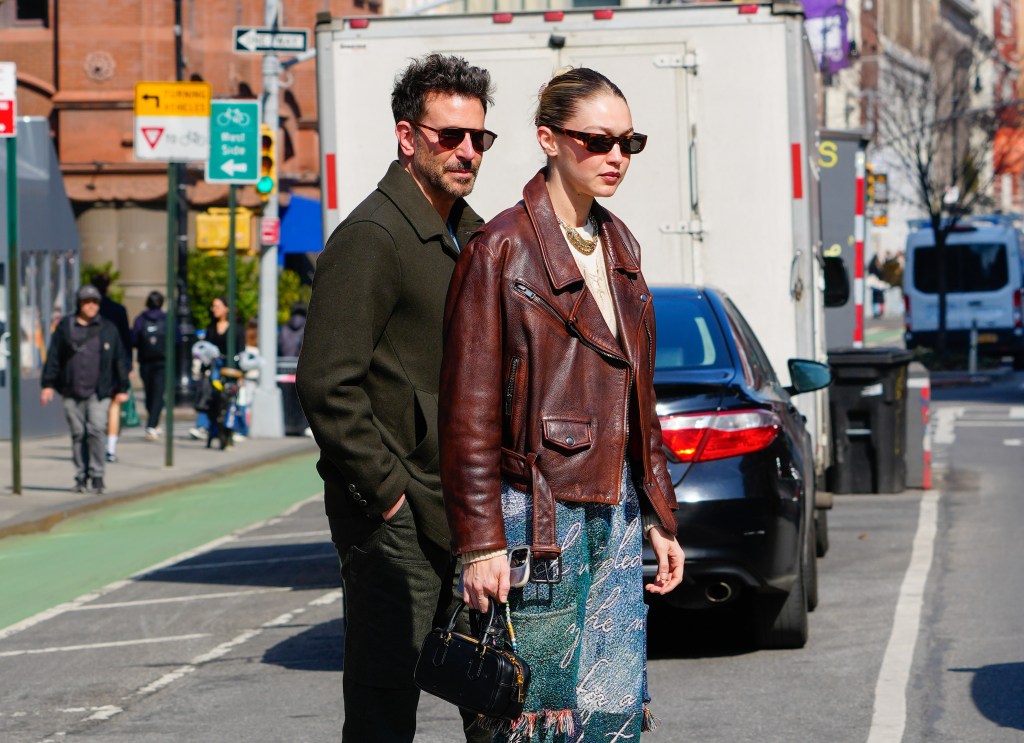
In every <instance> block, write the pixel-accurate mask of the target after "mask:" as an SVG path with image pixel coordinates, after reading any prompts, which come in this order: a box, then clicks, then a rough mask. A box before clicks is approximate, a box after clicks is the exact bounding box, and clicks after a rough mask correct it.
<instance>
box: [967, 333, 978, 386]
mask: <svg viewBox="0 0 1024 743" xmlns="http://www.w3.org/2000/svg"><path fill="white" fill-rule="evenodd" d="M967 373H968V374H977V373H978V321H977V320H971V349H970V351H969V352H968V354H967Z"/></svg>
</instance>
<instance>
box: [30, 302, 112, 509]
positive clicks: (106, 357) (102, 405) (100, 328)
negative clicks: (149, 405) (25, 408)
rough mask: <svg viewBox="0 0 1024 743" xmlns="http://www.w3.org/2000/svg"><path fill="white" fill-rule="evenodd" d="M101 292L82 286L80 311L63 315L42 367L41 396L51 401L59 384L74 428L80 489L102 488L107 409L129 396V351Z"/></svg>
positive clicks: (77, 486)
mask: <svg viewBox="0 0 1024 743" xmlns="http://www.w3.org/2000/svg"><path fill="white" fill-rule="evenodd" d="M100 298H101V297H100V292H99V290H98V289H97V288H96V287H95V286H92V285H86V286H83V287H82V288H81V289H79V290H78V294H77V299H78V312H77V314H76V315H75V316H74V317H66V318H64V319H63V320H61V321H60V322H59V323H58V324H57V327H56V329H55V330H54V331H53V335H52V336H51V337H50V348H49V350H48V351H47V354H46V366H45V367H43V379H42V387H43V390H42V393H41V394H40V401H41V402H42V404H43V405H44V406H45V405H48V404H49V403H50V401H51V400H52V399H53V391H54V389H57V391H58V392H60V394H61V395H62V396H63V397H64V415H65V416H66V417H67V420H68V427H69V428H70V429H71V455H72V458H73V459H74V462H75V486H74V490H75V492H76V493H84V492H86V486H87V483H88V482H89V480H90V478H91V480H92V489H93V492H95V493H97V494H99V493H102V492H103V488H104V483H103V466H104V460H105V457H104V446H103V444H104V442H103V437H104V435H105V433H106V428H107V410H108V409H109V408H110V400H111V397H113V398H114V399H115V400H117V401H118V402H119V403H120V402H124V401H125V400H127V399H128V395H127V392H126V390H127V389H128V362H127V354H126V353H125V350H124V348H123V347H122V345H121V335H120V334H119V333H118V332H117V328H115V327H114V326H113V324H111V323H109V322H107V321H106V320H104V319H103V318H102V317H100Z"/></svg>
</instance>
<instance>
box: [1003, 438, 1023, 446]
mask: <svg viewBox="0 0 1024 743" xmlns="http://www.w3.org/2000/svg"><path fill="white" fill-rule="evenodd" d="M1003 446H1024V439H1003Z"/></svg>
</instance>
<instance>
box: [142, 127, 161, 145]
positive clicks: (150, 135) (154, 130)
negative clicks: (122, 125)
mask: <svg viewBox="0 0 1024 743" xmlns="http://www.w3.org/2000/svg"><path fill="white" fill-rule="evenodd" d="M163 133H164V128H163V127H162V126H144V127H142V136H143V137H145V139H146V142H148V143H149V146H150V147H156V143H157V142H159V141H160V137H161V136H163Z"/></svg>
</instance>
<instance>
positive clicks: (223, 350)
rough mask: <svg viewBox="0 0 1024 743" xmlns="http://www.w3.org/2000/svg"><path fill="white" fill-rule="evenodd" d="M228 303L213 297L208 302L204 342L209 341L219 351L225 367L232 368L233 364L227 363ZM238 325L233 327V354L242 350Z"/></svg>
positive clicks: (222, 298)
mask: <svg viewBox="0 0 1024 743" xmlns="http://www.w3.org/2000/svg"><path fill="white" fill-rule="evenodd" d="M230 311H231V310H230V308H229V307H228V301H227V300H226V299H225V298H224V297H214V298H213V301H212V302H210V315H211V320H210V324H209V325H207V326H206V340H208V341H210V343H212V344H213V345H215V346H216V347H217V348H218V349H219V350H220V355H221V358H223V359H224V360H225V365H226V366H234V362H230V363H229V362H228V360H227V358H228V329H229V328H230V327H231V324H230V322H229V321H228V313H229V312H230ZM240 331H241V328H240V325H239V324H237V323H236V325H235V339H236V341H235V353H239V352H240V351H241V350H242V343H241V340H242V333H241V332H240Z"/></svg>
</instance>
